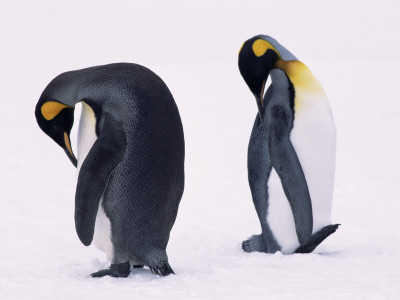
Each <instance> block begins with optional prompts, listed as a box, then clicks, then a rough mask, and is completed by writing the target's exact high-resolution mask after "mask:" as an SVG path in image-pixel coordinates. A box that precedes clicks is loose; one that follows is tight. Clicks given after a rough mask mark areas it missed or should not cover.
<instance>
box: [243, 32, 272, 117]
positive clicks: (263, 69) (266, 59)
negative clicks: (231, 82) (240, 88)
mask: <svg viewBox="0 0 400 300" xmlns="http://www.w3.org/2000/svg"><path fill="white" fill-rule="evenodd" d="M278 58H279V53H278V51H277V50H276V49H275V47H274V46H272V45H271V44H270V43H269V42H268V41H266V40H265V39H262V38H261V36H255V37H253V38H251V39H249V40H247V41H246V42H244V44H243V45H242V48H241V49H240V51H239V70H240V74H242V77H243V79H244V81H245V82H246V83H247V85H248V87H249V88H250V90H251V92H252V93H253V94H254V96H255V97H256V101H257V105H258V108H259V110H260V112H261V110H262V108H263V106H264V103H263V97H264V87H265V82H266V81H267V78H268V75H269V73H270V71H271V69H272V68H273V67H274V65H275V63H276V61H277V60H278Z"/></svg>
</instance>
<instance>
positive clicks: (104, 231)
mask: <svg viewBox="0 0 400 300" xmlns="http://www.w3.org/2000/svg"><path fill="white" fill-rule="evenodd" d="M81 103H82V112H81V118H80V121H79V130H78V174H79V171H80V169H81V166H82V163H83V162H84V160H85V158H86V156H87V155H88V153H89V151H90V149H91V148H92V146H93V144H94V142H95V141H96V139H97V135H96V117H95V114H94V112H93V110H92V108H91V107H90V106H89V105H87V104H86V103H85V102H83V101H82V102H81ZM93 243H94V244H95V245H96V247H97V248H99V249H100V250H102V251H104V252H105V253H106V255H107V258H108V259H109V260H110V261H111V260H112V256H113V245H112V242H111V223H110V220H109V219H108V217H107V216H106V214H105V213H104V209H103V197H102V198H101V199H100V205H99V209H98V211H97V216H96V223H95V228H94V235H93Z"/></svg>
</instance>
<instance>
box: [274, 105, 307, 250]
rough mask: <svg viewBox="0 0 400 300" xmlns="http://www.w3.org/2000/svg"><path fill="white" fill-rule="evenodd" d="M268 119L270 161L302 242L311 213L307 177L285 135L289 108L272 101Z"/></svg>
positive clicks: (302, 243)
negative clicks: (273, 103)
mask: <svg viewBox="0 0 400 300" xmlns="http://www.w3.org/2000/svg"><path fill="white" fill-rule="evenodd" d="M268 119H269V120H268V122H269V140H270V142H269V151H270V156H271V163H272V166H273V167H274V169H275V170H276V172H277V173H278V176H279V178H280V180H281V182H282V187H283V190H284V191H285V194H286V197H287V199H288V201H289V204H290V207H291V209H292V213H293V217H294V223H295V226H296V233H297V238H298V239H299V243H300V245H304V244H305V243H307V242H308V240H309V239H310V237H311V233H312V228H313V214H312V204H311V198H310V193H309V190H308V186H307V181H306V178H305V176H304V172H303V169H302V167H301V164H300V161H299V159H298V157H297V154H296V151H295V149H294V147H293V145H292V143H291V141H290V138H289V136H290V130H291V126H292V123H293V112H292V111H291V110H290V108H289V107H288V106H284V105H274V106H273V107H272V108H271V116H270V118H268Z"/></svg>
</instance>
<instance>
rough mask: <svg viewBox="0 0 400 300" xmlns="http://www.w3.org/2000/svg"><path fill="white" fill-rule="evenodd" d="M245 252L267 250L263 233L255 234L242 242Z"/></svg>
mask: <svg viewBox="0 0 400 300" xmlns="http://www.w3.org/2000/svg"><path fill="white" fill-rule="evenodd" d="M242 249H243V251H244V252H267V247H266V246H265V243H264V239H263V237H262V235H261V234H259V235H253V236H252V237H251V238H249V239H248V240H245V241H243V242H242Z"/></svg>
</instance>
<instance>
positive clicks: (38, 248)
mask: <svg viewBox="0 0 400 300" xmlns="http://www.w3.org/2000/svg"><path fill="white" fill-rule="evenodd" d="M399 11H400V3H399V2H398V1H378V0H377V1H348V0H346V1H345V0H341V1H335V2H333V1H232V0H230V1H215V0H214V1H183V0H182V1H161V0H160V1H121V0H118V1H117V0H113V1H99V0H96V1H50V0H49V1H16V0H9V1H8V0H0V41H1V44H0V86H1V88H0V97H1V102H0V103H1V108H0V126H1V130H0V201H1V206H0V298H1V299H77V298H84V299H119V298H122V297H124V298H126V299H160V298H161V299H398V297H399V296H400V285H399V282H400V270H399V268H400V254H399V251H400V234H399V229H400V226H399V225H400V197H399V195H398V193H399V190H400V189H399V186H400V175H399V168H400V159H399V154H400V151H399V150H400V147H399V137H400V135H399V131H400V97H399V86H398V79H399V69H400V42H399V36H400V35H399V33H400V14H399ZM260 33H263V34H268V35H271V36H273V37H274V38H276V39H277V40H278V41H279V42H280V43H281V44H282V45H284V46H285V47H287V48H288V49H289V50H290V51H292V52H293V53H294V54H295V55H296V56H297V57H298V58H299V59H300V60H301V61H303V62H304V63H306V64H307V65H308V66H309V68H310V69H311V70H312V71H313V73H314V74H315V75H316V77H317V78H318V79H319V80H320V82H321V84H322V85H323V87H324V88H325V90H326V92H327V94H328V97H329V99H330V101H331V105H332V109H333V112H334V115H335V119H336V123H337V131H338V143H337V172H336V183H335V193H334V201H333V211H332V219H333V222H335V223H341V224H342V226H341V227H340V229H339V230H338V231H337V232H336V233H335V234H334V235H332V236H331V237H330V238H329V239H328V240H326V241H325V242H324V243H323V244H322V245H321V246H320V247H318V248H317V249H316V250H315V251H314V253H313V254H310V255H291V256H284V255H282V254H280V253H277V254H274V255H267V254H262V253H252V254H247V253H244V252H242V250H241V248H240V244H241V242H242V240H244V239H245V238H247V237H248V236H250V235H252V234H256V233H259V232H260V228H259V223H258V219H257V217H256V213H255V210H254V208H253V204H252V201H251V196H250V190H249V187H248V183H247V171H246V158H247V143H248V140H249V136H250V132H251V128H252V124H253V120H254V117H255V115H256V104H255V101H254V99H253V97H252V95H251V93H250V91H249V90H248V88H247V86H246V85H245V83H244V81H243V80H242V78H241V76H240V73H239V71H238V68H237V54H238V51H239V48H240V46H241V44H242V43H243V42H244V41H245V40H246V39H248V38H250V37H252V36H254V35H256V34H260ZM112 62H135V63H139V64H142V65H144V66H147V67H149V68H150V69H152V70H153V71H154V72H156V73H157V74H158V75H159V76H161V78H163V80H164V81H165V82H166V84H167V85H168V86H169V88H170V90H171V92H172V94H173V95H174V97H175V100H176V102H177V104H178V107H179V110H180V113H181V117H182V121H183V125H184V131H185V139H186V187H185V193H184V196H183V199H182V202H181V206H180V210H179V213H178V218H177V221H176V224H175V226H174V228H173V230H172V234H171V239H170V243H169V245H168V249H167V250H168V255H169V259H170V263H171V265H172V267H173V268H174V270H175V272H176V276H169V277H166V278H159V277H156V276H154V275H152V274H151V273H150V271H149V270H148V269H144V270H138V271H135V272H133V273H132V274H131V275H130V276H129V277H128V278H127V279H114V278H102V279H92V278H90V277H89V276H88V275H89V274H90V273H91V272H93V271H96V270H98V269H100V268H103V267H107V266H108V262H107V260H106V258H105V256H104V254H103V253H101V252H99V251H98V250H97V249H96V248H95V247H94V246H90V247H88V248H87V247H84V246H83V245H82V244H81V243H80V241H79V239H78V237H77V236H76V233H75V228H74V220H73V211H74V193H75V183H76V182H75V181H76V174H75V169H74V168H73V166H72V164H71V163H70V161H69V160H68V158H67V157H66V155H65V154H64V152H63V151H62V149H61V148H60V147H58V146H57V145H56V144H55V143H54V142H53V141H52V140H50V139H49V138H48V137H47V136H46V135H45V134H44V133H43V132H42V131H41V130H40V129H39V127H38V126H37V124H36V121H35V118H34V107H35V105H36V102H37V100H38V98H39V96H40V94H41V92H42V91H43V89H44V88H45V86H46V85H47V84H48V83H49V82H50V80H51V79H53V78H54V77H55V76H56V75H58V74H60V73H62V72H64V71H68V70H73V69H79V68H84V67H88V66H93V65H100V64H106V63H112ZM78 116H79V115H77V117H78ZM76 124H77V122H76ZM74 130H76V127H75V129H74ZM75 132H76V131H74V136H73V142H75V138H76V133H75Z"/></svg>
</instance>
